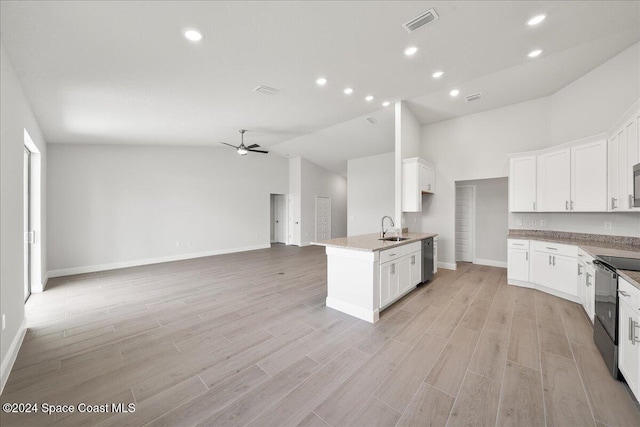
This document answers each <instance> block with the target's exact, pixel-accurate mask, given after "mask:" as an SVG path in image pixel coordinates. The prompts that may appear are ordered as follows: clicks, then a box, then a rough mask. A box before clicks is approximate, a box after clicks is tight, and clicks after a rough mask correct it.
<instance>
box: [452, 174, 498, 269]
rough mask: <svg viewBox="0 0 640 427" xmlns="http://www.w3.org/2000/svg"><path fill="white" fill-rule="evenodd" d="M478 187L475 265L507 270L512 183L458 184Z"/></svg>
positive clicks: (495, 179) (476, 189)
mask: <svg viewBox="0 0 640 427" xmlns="http://www.w3.org/2000/svg"><path fill="white" fill-rule="evenodd" d="M463 185H472V186H474V187H475V226H474V242H475V260H474V263H477V264H485V265H494V266H506V263H507V240H506V235H507V233H508V232H509V218H508V213H509V183H508V179H507V178H506V177H505V178H493V179H481V180H473V181H458V182H456V186H457V187H459V186H463Z"/></svg>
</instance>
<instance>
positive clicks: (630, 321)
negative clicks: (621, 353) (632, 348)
mask: <svg viewBox="0 0 640 427" xmlns="http://www.w3.org/2000/svg"><path fill="white" fill-rule="evenodd" d="M629 341H631V345H633V318H632V317H629Z"/></svg>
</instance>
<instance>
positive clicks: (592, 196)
mask: <svg viewBox="0 0 640 427" xmlns="http://www.w3.org/2000/svg"><path fill="white" fill-rule="evenodd" d="M569 208H570V210H572V211H582V212H606V211H607V141H606V140H602V141H596V142H592V143H589V144H583V145H579V146H576V147H572V148H571V201H570V204H569Z"/></svg>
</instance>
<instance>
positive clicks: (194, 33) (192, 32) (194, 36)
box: [182, 28, 202, 42]
mask: <svg viewBox="0 0 640 427" xmlns="http://www.w3.org/2000/svg"><path fill="white" fill-rule="evenodd" d="M182 34H183V35H184V36H185V38H186V39H187V40H189V41H192V42H199V41H200V40H202V33H201V32H200V31H198V30H196V29H195V28H185V29H184V30H182Z"/></svg>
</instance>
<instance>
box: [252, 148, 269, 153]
mask: <svg viewBox="0 0 640 427" xmlns="http://www.w3.org/2000/svg"><path fill="white" fill-rule="evenodd" d="M247 151H251V152H252V153H264V154H267V153H268V151H263V150H250V149H248V148H247Z"/></svg>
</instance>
